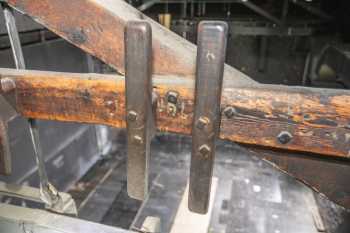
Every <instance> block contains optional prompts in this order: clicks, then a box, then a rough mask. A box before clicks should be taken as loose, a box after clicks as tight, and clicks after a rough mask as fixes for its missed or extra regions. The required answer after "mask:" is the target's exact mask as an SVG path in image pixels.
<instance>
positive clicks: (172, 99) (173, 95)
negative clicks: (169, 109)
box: [166, 91, 179, 104]
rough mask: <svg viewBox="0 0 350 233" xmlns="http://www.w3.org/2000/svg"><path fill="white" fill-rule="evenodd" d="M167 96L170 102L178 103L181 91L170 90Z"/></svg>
mask: <svg viewBox="0 0 350 233" xmlns="http://www.w3.org/2000/svg"><path fill="white" fill-rule="evenodd" d="M166 96H167V101H168V103H172V104H177V101H178V98H179V93H177V92H176V91H169V92H168V93H167V95H166Z"/></svg>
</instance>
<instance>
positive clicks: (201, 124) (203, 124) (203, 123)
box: [196, 117, 210, 130]
mask: <svg viewBox="0 0 350 233" xmlns="http://www.w3.org/2000/svg"><path fill="white" fill-rule="evenodd" d="M209 123H210V120H209V119H208V118H206V117H200V118H199V119H198V121H197V124H196V126H197V128H198V129H201V130H203V129H204V128H205V127H206V126H207V125H209Z"/></svg>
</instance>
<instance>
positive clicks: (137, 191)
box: [125, 21, 154, 200]
mask: <svg viewBox="0 0 350 233" xmlns="http://www.w3.org/2000/svg"><path fill="white" fill-rule="evenodd" d="M125 49H126V50H125V75H126V124H127V134H128V143H127V153H128V165H127V189H128V194H129V196H131V197H133V198H135V199H139V200H143V199H144V197H145V195H146V194H147V192H148V163H149V154H150V144H151V137H152V136H153V133H154V131H153V129H154V118H153V111H152V80H151V67H152V66H151V64H152V63H151V61H152V31H151V26H150V25H149V24H148V23H147V22H144V21H131V22H128V23H127V25H126V29H125Z"/></svg>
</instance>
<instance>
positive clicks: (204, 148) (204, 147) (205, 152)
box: [198, 144, 211, 158]
mask: <svg viewBox="0 0 350 233" xmlns="http://www.w3.org/2000/svg"><path fill="white" fill-rule="evenodd" d="M198 151H199V153H200V154H201V155H202V156H203V157H204V158H208V156H209V153H210V152H211V149H210V147H209V146H208V145H207V144H204V145H201V146H200V147H199V149H198Z"/></svg>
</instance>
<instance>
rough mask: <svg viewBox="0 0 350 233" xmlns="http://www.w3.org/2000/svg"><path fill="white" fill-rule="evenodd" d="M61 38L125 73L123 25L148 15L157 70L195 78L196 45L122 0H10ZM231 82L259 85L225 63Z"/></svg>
mask: <svg viewBox="0 0 350 233" xmlns="http://www.w3.org/2000/svg"><path fill="white" fill-rule="evenodd" d="M7 2H8V3H9V4H10V5H11V6H12V7H14V8H15V9H17V10H19V11H20V12H23V13H25V14H28V15H29V16H31V17H32V18H33V19H34V20H36V21H37V22H38V23H40V24H42V25H44V26H45V27H47V28H48V29H50V30H51V31H53V32H55V33H56V34H58V35H59V36H61V37H62V38H64V39H66V40H68V41H70V42H71V43H73V44H74V45H76V46H78V47H79V48H81V49H82V50H84V51H86V52H88V53H90V54H92V55H94V56H96V57H98V58H100V59H101V60H102V61H104V62H106V63H107V64H109V65H111V66H112V67H114V68H116V69H117V70H118V71H119V72H120V73H122V74H124V27H125V25H126V23H127V22H128V21H129V20H137V19H143V20H147V21H148V22H149V23H150V25H151V27H152V34H153V42H152V44H153V72H154V74H159V75H180V76H183V77H188V78H193V76H194V73H195V64H196V46H195V45H193V44H192V43H190V42H188V41H187V40H185V39H183V38H182V37H180V36H178V35H176V34H175V33H173V32H171V31H170V30H168V29H166V28H164V27H163V26H161V25H160V24H158V23H157V22H155V21H153V20H152V19H150V18H148V17H147V16H145V15H143V14H142V13H141V12H140V11H138V10H137V9H135V8H133V7H132V6H131V5H129V4H127V3H126V2H124V1H123V0H74V1H72V0H7ZM224 83H226V86H228V85H231V86H248V85H254V84H256V82H254V81H253V80H252V79H250V78H249V77H248V76H246V75H244V74H243V73H241V72H240V71H238V70H236V69H234V68H232V67H231V66H228V65H225V74H224Z"/></svg>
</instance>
